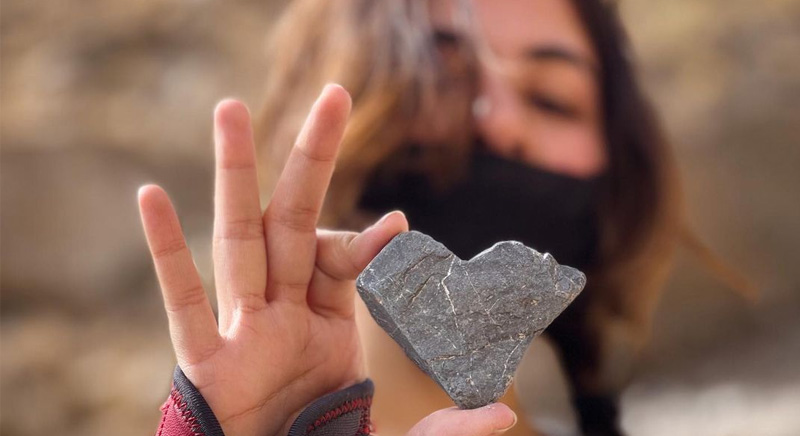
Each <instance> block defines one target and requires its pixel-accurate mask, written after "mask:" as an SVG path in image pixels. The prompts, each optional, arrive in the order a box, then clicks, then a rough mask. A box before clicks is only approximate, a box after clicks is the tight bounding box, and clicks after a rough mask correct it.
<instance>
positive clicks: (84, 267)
mask: <svg viewBox="0 0 800 436" xmlns="http://www.w3.org/2000/svg"><path fill="white" fill-rule="evenodd" d="M283 4H284V1H275V0H235V1H234V0H226V1H221V0H194V1H186V0H140V1H136V2H120V1H107V0H105V1H100V0H83V1H81V2H52V1H44V0H4V1H3V2H2V4H1V5H0V8H1V9H0V55H1V56H2V59H1V60H0V79H1V80H2V81H1V84H0V103H1V104H2V107H0V109H1V111H2V112H1V113H2V121H1V122H0V144H1V146H2V152H1V153H0V162H1V163H2V168H1V172H0V175H1V176H2V180H1V181H0V183H1V184H0V187H1V188H2V196H1V197H0V199H1V201H0V211H1V212H2V216H1V217H0V232H1V233H0V243H1V244H2V245H1V248H2V250H1V251H0V253H1V254H0V262H1V263H0V264H1V265H2V271H1V272H0V285H1V286H2V293H1V294H0V327H1V330H0V346H1V347H2V354H1V356H2V357H1V358H0V362H1V363H2V369H1V376H2V378H1V379H0V390H1V393H2V398H0V401H1V403H0V404H1V406H2V409H1V410H2V412H1V414H0V433H2V434H3V435H4V436H28V435H40V434H51V433H53V434H54V433H58V434H62V435H65V436H71V435H108V434H115V435H118V436H126V435H141V434H151V433H153V431H154V429H155V427H156V425H157V422H158V417H159V415H160V413H159V411H158V406H159V405H160V404H161V402H162V401H163V400H164V399H165V398H166V395H167V393H168V388H169V383H170V380H171V374H172V368H173V365H174V358H173V356H172V351H171V347H170V343H169V338H168V334H167V325H166V319H165V316H164V315H163V313H162V308H161V301H160V295H159V292H158V288H157V286H156V282H155V279H154V275H153V271H152V267H151V264H150V259H149V257H148V254H147V250H146V246H145V244H144V238H143V236H142V233H141V229H140V225H139V221H138V213H137V210H136V202H135V198H136V189H137V187H138V186H140V185H141V184H143V183H146V182H157V183H160V184H162V185H163V186H165V187H166V189H167V190H168V191H169V192H170V193H171V195H172V197H173V200H174V201H175V203H176V204H177V208H178V211H179V214H180V216H181V219H182V221H183V223H184V226H185V230H186V233H187V237H188V239H189V243H190V245H191V248H192V249H193V251H194V253H195V257H196V260H197V263H198V265H199V267H200V269H201V271H204V272H205V273H206V274H207V273H208V272H209V271H210V262H211V259H210V230H211V212H212V204H211V200H212V198H211V193H212V177H213V174H212V171H211V169H212V167H211V166H212V158H213V153H212V143H211V116H212V109H213V107H214V104H215V103H216V102H217V101H218V100H219V99H221V98H223V97H227V96H235V97H238V98H240V99H242V100H244V101H245V102H247V103H248V104H249V105H250V107H251V108H253V109H254V110H257V109H258V108H259V107H260V102H261V99H262V96H263V89H262V78H263V75H264V72H265V71H266V70H267V69H268V68H269V65H267V64H266V62H265V59H264V56H263V52H264V43H265V36H266V34H267V33H268V31H269V29H270V27H271V26H272V24H273V23H274V21H275V20H276V18H277V16H278V14H279V12H280V10H281V8H282V6H283ZM621 8H622V11H623V16H624V18H625V21H626V23H627V25H628V29H629V31H630V34H631V38H632V40H633V45H634V48H635V52H636V53H635V54H636V56H637V58H638V59H639V66H640V70H641V74H642V79H643V80H644V82H645V83H646V85H647V88H648V90H649V91H650V93H651V96H652V97H653V98H654V100H655V102H656V106H657V107H658V108H659V109H660V111H661V115H662V117H663V119H664V121H665V123H666V126H667V128H668V131H669V133H670V135H671V138H672V140H673V143H674V147H675V149H676V152H677V156H678V160H679V166H680V169H681V173H682V176H683V183H684V188H685V191H686V196H687V201H688V213H689V217H690V221H691V224H692V225H693V226H694V228H695V229H696V230H697V231H698V233H699V234H700V235H701V236H702V237H703V238H704V239H705V241H707V242H708V243H709V244H710V245H711V246H712V247H713V248H714V250H715V251H716V252H717V253H718V254H720V255H721V256H722V258H723V259H725V260H726V261H728V262H729V263H730V264H732V265H734V266H735V267H736V268H737V269H739V270H740V271H741V272H743V273H744V274H746V275H747V276H748V277H750V278H751V279H752V280H753V281H754V282H755V283H757V284H758V286H759V287H760V288H761V290H762V298H761V301H760V302H758V303H757V304H751V303H748V302H746V301H745V300H743V299H742V298H741V297H739V296H738V295H736V294H735V293H734V292H732V291H730V290H729V289H727V288H725V287H724V286H722V285H720V284H719V283H718V282H716V281H715V280H714V279H713V278H712V277H710V276H709V274H708V273H706V272H705V271H704V270H703V269H702V268H701V267H699V266H698V265H697V264H696V262H695V261H694V260H693V258H692V257H691V256H690V255H688V254H687V253H681V254H680V255H679V258H678V262H677V264H676V267H675V271H674V274H673V275H672V279H671V280H670V283H669V289H668V291H667V292H666V294H665V296H664V298H663V301H662V304H661V306H660V309H659V312H658V316H657V320H656V325H655V329H654V333H655V335H654V338H653V341H652V343H651V345H650V347H649V349H648V352H647V355H646V358H645V361H644V364H643V365H642V368H641V369H640V371H639V372H638V373H637V376H636V380H635V381H634V383H633V384H632V385H631V387H630V388H629V389H628V390H627V391H626V393H625V395H624V397H623V405H622V407H623V410H622V414H623V417H622V420H623V426H624V428H625V429H626V430H628V431H629V432H630V434H632V435H667V434H669V435H676V434H693V435H775V436H778V435H786V436H788V435H798V434H800V413H798V411H800V370H798V369H797V368H798V362H800V268H798V267H797V259H798V257H797V255H798V247H800V226H799V225H798V224H799V223H800V200H799V199H800V192H799V191H800V171H798V168H800V57H799V56H798V55H800V25H799V24H798V23H800V1H798V0H767V1H764V2H757V3H754V2H752V1H748V0H706V1H703V2H698V1H696V0H649V1H644V0H622V2H621ZM206 279H208V277H206Z"/></svg>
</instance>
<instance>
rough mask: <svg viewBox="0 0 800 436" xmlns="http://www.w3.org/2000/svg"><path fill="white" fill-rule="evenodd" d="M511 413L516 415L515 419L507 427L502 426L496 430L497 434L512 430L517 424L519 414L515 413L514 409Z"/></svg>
mask: <svg viewBox="0 0 800 436" xmlns="http://www.w3.org/2000/svg"><path fill="white" fill-rule="evenodd" d="M511 415H513V416H514V421H512V422H511V425H509V426H508V427H506V428H501V429H499V430H495V434H500V433H505V432H507V431H509V430H511V429H512V428H513V427H514V426H515V425H517V414H516V413H514V411H513V410H512V411H511Z"/></svg>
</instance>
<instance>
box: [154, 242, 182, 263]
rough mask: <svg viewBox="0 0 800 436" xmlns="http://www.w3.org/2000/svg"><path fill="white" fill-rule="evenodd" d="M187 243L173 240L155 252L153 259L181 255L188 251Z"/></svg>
mask: <svg viewBox="0 0 800 436" xmlns="http://www.w3.org/2000/svg"><path fill="white" fill-rule="evenodd" d="M187 249H188V248H187V247H186V241H184V240H183V239H175V240H172V241H170V242H168V243H166V244H164V245H162V246H160V247H158V249H155V250H153V259H162V258H164V257H169V256H172V255H173V254H176V253H180V252H181V251H183V250H187Z"/></svg>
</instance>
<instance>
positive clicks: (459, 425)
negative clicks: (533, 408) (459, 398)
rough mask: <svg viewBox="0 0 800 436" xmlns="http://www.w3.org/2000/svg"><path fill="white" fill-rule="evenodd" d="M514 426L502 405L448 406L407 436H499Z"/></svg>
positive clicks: (432, 415) (510, 416)
mask: <svg viewBox="0 0 800 436" xmlns="http://www.w3.org/2000/svg"><path fill="white" fill-rule="evenodd" d="M516 423H517V416H516V415H515V414H514V412H513V411H512V410H511V409H510V408H509V407H508V406H506V405H505V404H502V403H495V404H489V405H488V406H484V407H481V408H479V409H472V410H461V409H458V408H455V407H451V408H449V409H442V410H438V411H436V412H434V413H432V414H430V415H428V416H426V417H425V418H424V419H423V420H422V421H420V422H419V423H417V425H415V426H414V427H413V428H412V429H411V431H409V432H408V434H407V435H406V436H489V435H498V434H501V433H504V432H506V431H507V430H509V429H510V428H511V427H513V426H514V424H516ZM378 430H380V429H378Z"/></svg>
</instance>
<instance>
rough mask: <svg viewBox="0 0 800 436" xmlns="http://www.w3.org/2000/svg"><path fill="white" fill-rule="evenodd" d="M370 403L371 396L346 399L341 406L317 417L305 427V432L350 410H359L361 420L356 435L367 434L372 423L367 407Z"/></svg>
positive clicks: (307, 432)
mask: <svg viewBox="0 0 800 436" xmlns="http://www.w3.org/2000/svg"><path fill="white" fill-rule="evenodd" d="M371 405H372V396H367V397H362V398H355V399H353V400H350V401H347V402H345V403H344V404H342V405H341V406H339V407H337V408H335V409H333V410H329V411H327V412H325V414H324V415H322V416H320V417H319V418H317V419H316V420H315V421H314V423H313V424H310V425H309V426H308V427H307V428H306V434H310V433H311V432H312V431H314V430H316V429H318V428H320V427H322V426H324V425H326V424H328V423H329V422H331V421H333V420H334V419H336V418H338V417H340V416H342V415H344V414H347V413H351V412H356V411H361V420H360V422H359V430H358V431H359V433H358V435H357V436H362V435H369V434H370V433H371V432H372V423H370V420H369V408H370V406H371Z"/></svg>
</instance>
